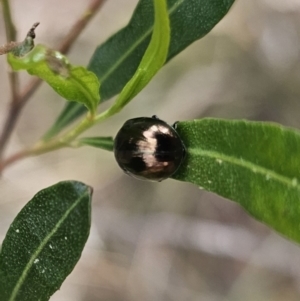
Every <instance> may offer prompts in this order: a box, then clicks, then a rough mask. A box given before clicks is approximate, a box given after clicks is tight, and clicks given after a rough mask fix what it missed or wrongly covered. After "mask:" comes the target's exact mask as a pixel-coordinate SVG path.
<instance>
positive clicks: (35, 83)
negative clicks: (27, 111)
mask: <svg viewBox="0 0 300 301" xmlns="http://www.w3.org/2000/svg"><path fill="white" fill-rule="evenodd" d="M104 2H105V0H93V1H91V3H90V5H89V6H88V7H87V9H86V11H85V12H84V13H83V15H82V16H81V18H80V19H79V20H77V21H76V23H75V24H74V25H73V27H72V28H71V30H70V32H69V33H68V34H67V35H66V36H65V38H64V39H63V41H62V42H61V44H60V45H59V46H58V47H57V49H58V50H59V51H60V52H62V53H64V54H66V53H67V52H68V51H69V50H70V48H71V46H72V45H73V43H74V42H75V41H76V39H77V38H78V36H79V35H80V34H81V32H82V31H83V29H84V28H85V27H86V25H87V24H88V23H89V21H90V20H91V19H92V18H93V16H95V14H96V13H97V12H98V10H99V9H100V8H101V6H102V5H103V4H104ZM41 83H42V80H40V79H39V78H34V79H32V80H31V81H30V82H29V84H28V85H27V86H26V87H25V88H24V90H23V91H22V92H21V93H20V94H19V95H18V97H17V100H16V102H14V104H12V106H11V108H10V110H9V112H8V115H7V118H6V120H5V123H4V127H3V130H2V133H1V136H0V158H1V157H2V156H3V152H4V149H5V147H6V144H7V142H8V140H9V138H10V136H11V134H12V132H13V129H14V127H15V125H16V123H17V120H18V117H19V115H20V112H21V110H22V108H23V106H24V105H25V104H26V103H27V101H28V100H29V98H30V97H31V95H32V94H33V93H34V92H35V91H36V90H37V88H38V87H39V86H40V84H41ZM8 160H9V159H8ZM2 165H3V164H2ZM2 165H0V166H2ZM4 166H6V165H5V164H4Z"/></svg>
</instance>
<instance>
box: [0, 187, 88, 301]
mask: <svg viewBox="0 0 300 301" xmlns="http://www.w3.org/2000/svg"><path fill="white" fill-rule="evenodd" d="M91 195H92V189H91V188H90V187H88V186H86V185H84V184H83V183H80V182H75V181H67V182H60V183H58V184H56V185H54V186H51V187H48V188H46V189H44V190H42V191H40V192H39V193H37V194H36V195H35V196H34V197H33V199H32V200H31V201H29V203H28V204H27V205H26V206H25V207H24V208H23V209H22V210H21V211H20V213H19V214H18V215H17V217H16V218H15V220H14V221H13V223H12V224H11V226H10V228H9V230H8V232H7V234H6V237H5V239H4V241H3V244H2V250H1V253H0V300H1V301H14V300H20V301H27V300H28V301H33V300H48V299H49V298H50V296H51V295H52V294H53V293H54V292H55V291H56V290H58V289H59V288H60V286H61V284H62V282H63V281H64V279H65V278H66V277H67V276H68V275H69V274H70V272H71V271H72V270H73V268H74V266H75V264H76V263H77V261H78V260H79V258H80V256H81V252H82V249H83V247H84V245H85V243H86V240H87V238H88V236H89V231H90V223H91V220H90V219H91V213H90V210H91V208H90V206H91Z"/></svg>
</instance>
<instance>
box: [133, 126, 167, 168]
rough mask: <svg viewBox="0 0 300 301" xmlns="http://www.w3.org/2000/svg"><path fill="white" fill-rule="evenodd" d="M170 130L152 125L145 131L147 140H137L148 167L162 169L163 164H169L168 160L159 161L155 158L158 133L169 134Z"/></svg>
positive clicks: (144, 134)
mask: <svg viewBox="0 0 300 301" xmlns="http://www.w3.org/2000/svg"><path fill="white" fill-rule="evenodd" d="M168 132H169V130H168V129H167V128H166V127H164V126H160V125H152V126H151V127H150V128H149V129H148V130H147V131H144V132H143V136H144V137H145V138H146V139H145V140H140V141H138V142H137V145H138V147H139V150H141V151H142V154H143V160H144V162H145V164H146V165H147V167H151V168H155V169H157V170H160V169H161V167H162V166H168V165H169V163H168V162H157V159H156V158H155V152H156V149H157V147H158V145H157V139H156V138H155V134H156V133H162V134H168Z"/></svg>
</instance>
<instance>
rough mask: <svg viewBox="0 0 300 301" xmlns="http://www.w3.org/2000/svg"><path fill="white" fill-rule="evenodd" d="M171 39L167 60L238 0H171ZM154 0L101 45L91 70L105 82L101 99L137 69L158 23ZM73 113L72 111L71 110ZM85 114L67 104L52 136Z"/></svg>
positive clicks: (117, 90)
mask: <svg viewBox="0 0 300 301" xmlns="http://www.w3.org/2000/svg"><path fill="white" fill-rule="evenodd" d="M167 2H168V13H169V18H170V27H171V41H170V47H169V52H168V57H167V61H168V60H170V59H171V58H173V57H174V56H175V55H177V54H178V53H180V52H181V51H182V50H184V49H185V48H186V47H187V46H189V45H190V44H191V43H193V42H194V41H196V40H198V39H200V38H202V37H203V36H205V35H206V34H207V33H208V32H210V31H211V29H212V28H213V27H214V26H215V25H216V24H217V23H218V22H219V21H220V20H221V19H222V18H223V17H224V16H225V15H226V14H227V12H228V10H229V9H230V7H231V6H232V4H233V3H234V0H168V1H167ZM153 17H154V11H153V1H149V0H140V1H139V3H138V5H137V7H136V10H135V12H134V14H133V16H132V18H131V20H130V22H129V24H128V25H127V26H125V27H124V28H123V29H121V30H120V31H119V32H117V33H116V34H115V35H113V36H112V37H110V38H109V39H108V40H107V41H106V42H105V43H104V44H102V45H101V46H99V47H98V48H97V49H96V51H95V53H94V55H93V56H92V58H91V61H90V63H89V66H88V69H89V70H91V71H93V72H94V73H95V74H96V75H97V76H98V78H99V80H100V82H101V99H102V101H105V100H107V99H110V98H111V97H113V96H114V95H116V94H118V93H120V91H121V90H122V89H123V87H124V86H125V85H126V83H127V82H128V81H129V80H130V79H131V77H132V76H133V74H134V73H135V72H136V70H137V68H138V66H139V63H140V61H141V59H142V57H143V55H144V53H145V50H146V48H147V46H148V44H149V41H150V37H151V33H152V29H153V23H154V18H153ZM70 111H71V112H72V114H69V112H70ZM83 113H84V108H83V107H82V106H80V105H79V104H77V103H69V104H67V105H66V107H65V108H64V110H63V111H62V113H61V114H60V115H59V117H58V118H57V120H56V122H55V124H54V126H53V128H52V129H51V135H52V136H54V135H56V134H57V133H59V131H61V130H62V129H63V128H64V127H66V126H67V125H69V124H70V123H71V122H73V121H74V120H75V119H76V118H78V117H79V116H80V115H82V114H83Z"/></svg>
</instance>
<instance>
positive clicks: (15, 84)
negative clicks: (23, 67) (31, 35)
mask: <svg viewBox="0 0 300 301" xmlns="http://www.w3.org/2000/svg"><path fill="white" fill-rule="evenodd" d="M2 7H3V19H4V24H5V32H6V41H7V43H9V42H15V41H16V37H17V31H16V27H15V25H14V22H13V20H12V15H11V9H10V4H9V0H2ZM8 76H9V82H10V87H11V95H12V99H11V104H10V105H11V106H14V105H15V103H16V102H17V98H18V91H19V76H18V74H17V73H15V72H13V71H9V74H8Z"/></svg>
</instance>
